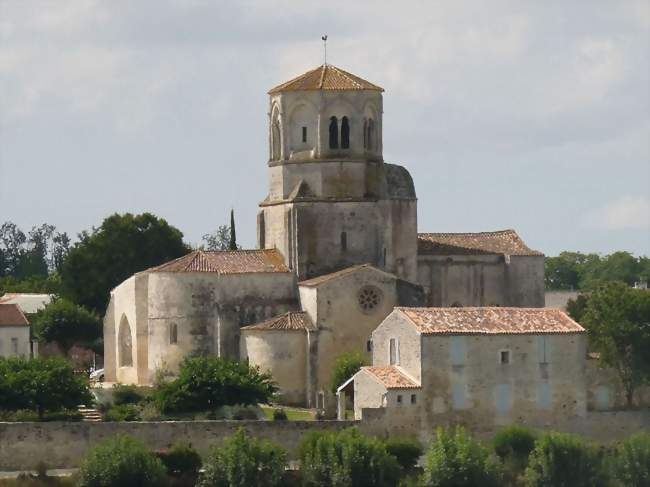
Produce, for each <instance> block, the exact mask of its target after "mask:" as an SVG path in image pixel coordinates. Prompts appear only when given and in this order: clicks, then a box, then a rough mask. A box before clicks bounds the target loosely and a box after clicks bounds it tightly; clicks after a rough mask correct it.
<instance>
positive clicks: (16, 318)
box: [0, 303, 31, 357]
mask: <svg viewBox="0 0 650 487" xmlns="http://www.w3.org/2000/svg"><path fill="white" fill-rule="evenodd" d="M30 351H31V342H30V340H29V321H28V320H27V318H26V317H25V314H24V313H23V311H22V310H21V309H20V306H18V305H17V304H15V303H11V304H9V303H0V357H29V356H30V353H31V352H30Z"/></svg>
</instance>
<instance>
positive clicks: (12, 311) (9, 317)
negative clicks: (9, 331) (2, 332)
mask: <svg viewBox="0 0 650 487" xmlns="http://www.w3.org/2000/svg"><path fill="white" fill-rule="evenodd" d="M0 326H29V321H27V318H25V315H24V314H23V312H22V311H21V310H20V307H19V306H18V305H17V304H0Z"/></svg>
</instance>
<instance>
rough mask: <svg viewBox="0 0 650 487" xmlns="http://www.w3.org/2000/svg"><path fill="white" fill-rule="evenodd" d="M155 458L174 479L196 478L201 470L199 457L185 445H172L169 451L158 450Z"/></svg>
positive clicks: (178, 443)
mask: <svg viewBox="0 0 650 487" xmlns="http://www.w3.org/2000/svg"><path fill="white" fill-rule="evenodd" d="M156 456H157V457H158V458H159V459H160V461H161V462H162V463H163V465H164V466H165V468H166V469H167V473H168V474H169V475H172V476H175V477H181V476H196V475H197V474H198V473H199V470H200V469H201V465H202V463H203V462H202V461H201V455H199V454H198V453H197V451H196V450H194V449H193V448H192V447H191V446H190V445H189V444H187V443H180V442H177V443H174V444H173V445H172V447H171V448H170V449H169V450H160V451H157V452H156Z"/></svg>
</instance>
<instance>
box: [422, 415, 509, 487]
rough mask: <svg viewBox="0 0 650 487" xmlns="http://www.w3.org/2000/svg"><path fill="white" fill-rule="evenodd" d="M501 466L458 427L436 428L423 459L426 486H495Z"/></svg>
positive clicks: (498, 479)
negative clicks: (450, 428) (448, 428)
mask: <svg viewBox="0 0 650 487" xmlns="http://www.w3.org/2000/svg"><path fill="white" fill-rule="evenodd" d="M501 475H502V474H501V469H500V467H499V465H498V464H497V462H496V461H494V460H493V459H492V458H491V457H490V452H489V451H488V449H487V448H485V447H483V446H482V445H481V444H480V443H478V442H477V441H476V440H474V439H472V437H471V436H470V435H469V434H468V433H467V432H466V431H465V430H464V429H463V428H461V427H456V428H455V429H454V430H445V429H442V428H438V430H437V432H436V440H435V441H434V442H433V443H432V444H431V447H430V448H429V450H428V452H427V453H426V455H425V460H424V476H423V479H422V485H423V486H426V487H475V486H477V485H480V486H481V487H492V486H494V487H497V486H500V485H501Z"/></svg>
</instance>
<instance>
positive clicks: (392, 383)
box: [361, 365, 420, 389]
mask: <svg viewBox="0 0 650 487" xmlns="http://www.w3.org/2000/svg"><path fill="white" fill-rule="evenodd" d="M361 369H362V370H364V371H366V372H368V373H369V374H371V375H372V376H374V377H375V379H377V381H378V382H379V383H380V384H382V385H383V386H384V387H385V388H386V389H419V388H420V386H419V384H418V383H417V382H415V381H414V380H413V379H411V378H410V377H408V376H407V375H406V374H404V372H402V371H401V370H400V369H399V368H398V367H396V366H394V365H388V366H385V367H362V368H361Z"/></svg>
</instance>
